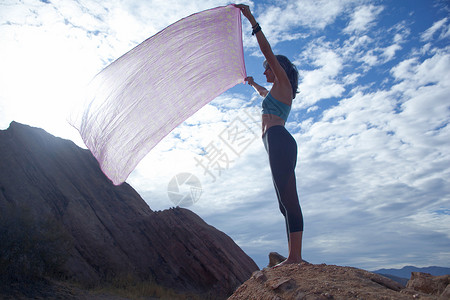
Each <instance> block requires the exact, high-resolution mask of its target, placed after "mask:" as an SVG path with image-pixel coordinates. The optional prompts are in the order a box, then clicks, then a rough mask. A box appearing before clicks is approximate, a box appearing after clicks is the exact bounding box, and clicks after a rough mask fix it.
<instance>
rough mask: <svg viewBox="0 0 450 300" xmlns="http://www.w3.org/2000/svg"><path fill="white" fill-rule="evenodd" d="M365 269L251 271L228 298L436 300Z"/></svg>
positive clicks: (320, 267) (329, 267)
mask: <svg viewBox="0 0 450 300" xmlns="http://www.w3.org/2000/svg"><path fill="white" fill-rule="evenodd" d="M404 291H405V290H404V287H403V286H402V285H401V284H399V283H397V282H395V281H393V280H391V279H389V278H386V277H383V276H381V275H378V274H375V273H371V272H368V271H365V270H361V269H357V268H351V267H340V266H333V265H325V264H321V265H313V264H308V263H303V264H301V265H298V264H293V265H286V266H281V267H278V268H266V269H263V270H261V271H256V272H255V273H253V275H252V277H251V278H250V279H249V280H247V281H246V282H245V283H244V284H242V285H241V286H240V287H239V288H238V289H237V290H236V291H235V293H234V294H233V295H232V296H231V297H230V298H229V300H244V299H245V300H250V299H255V300H256V299H257V300H265V299H267V300H280V299H290V300H303V299H305V300H313V299H342V300H344V299H345V300H347V299H368V300H370V299H393V300H394V299H395V300H397V299H399V300H402V299H438V296H436V295H427V294H425V293H423V292H421V291H416V290H408V291H407V292H406V293H405V292H404Z"/></svg>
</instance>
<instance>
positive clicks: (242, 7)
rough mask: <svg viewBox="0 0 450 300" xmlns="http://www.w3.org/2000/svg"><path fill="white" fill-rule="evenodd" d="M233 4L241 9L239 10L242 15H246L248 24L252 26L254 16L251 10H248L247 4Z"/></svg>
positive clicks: (254, 22)
mask: <svg viewBox="0 0 450 300" xmlns="http://www.w3.org/2000/svg"><path fill="white" fill-rule="evenodd" d="M234 6H235V7H237V8H239V9H240V10H241V12H242V14H243V15H244V17H246V18H247V19H248V20H249V21H250V24H251V25H252V26H254V25H255V24H256V21H255V17H254V16H253V15H252V12H251V11H250V7H249V6H248V5H246V4H235V5H234Z"/></svg>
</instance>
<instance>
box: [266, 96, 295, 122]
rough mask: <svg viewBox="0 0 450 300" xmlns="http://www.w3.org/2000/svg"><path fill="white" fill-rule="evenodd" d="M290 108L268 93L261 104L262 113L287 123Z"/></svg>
mask: <svg viewBox="0 0 450 300" xmlns="http://www.w3.org/2000/svg"><path fill="white" fill-rule="evenodd" d="M290 111H291V107H290V106H289V105H287V104H285V103H283V102H281V101H279V100H277V99H275V98H274V97H273V96H272V95H271V94H270V92H269V93H268V94H267V96H266V98H264V100H263V102H262V113H263V114H271V115H276V116H279V117H280V118H282V119H283V120H285V121H287V118H288V116H289V113H290Z"/></svg>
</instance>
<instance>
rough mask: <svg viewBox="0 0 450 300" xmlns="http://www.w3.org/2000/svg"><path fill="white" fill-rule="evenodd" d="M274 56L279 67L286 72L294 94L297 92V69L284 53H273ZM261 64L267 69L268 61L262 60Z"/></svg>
mask: <svg viewBox="0 0 450 300" xmlns="http://www.w3.org/2000/svg"><path fill="white" fill-rule="evenodd" d="M275 57H276V58H277V60H278V62H279V63H280V65H281V67H283V69H284V71H285V72H286V74H287V76H288V78H289V81H290V82H291V86H292V94H293V95H294V98H295V95H296V94H297V93H298V90H297V88H298V70H297V67H296V66H295V65H294V64H293V63H291V61H290V60H289V58H287V57H286V56H284V55H275ZM263 66H264V68H265V69H267V66H268V63H267V60H265V61H264V63H263Z"/></svg>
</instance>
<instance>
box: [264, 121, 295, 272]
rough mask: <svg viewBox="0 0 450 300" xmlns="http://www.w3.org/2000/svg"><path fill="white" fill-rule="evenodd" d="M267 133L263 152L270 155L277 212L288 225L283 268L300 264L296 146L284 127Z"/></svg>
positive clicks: (272, 129)
mask: <svg viewBox="0 0 450 300" xmlns="http://www.w3.org/2000/svg"><path fill="white" fill-rule="evenodd" d="M267 133H268V136H267V137H266V138H267V140H266V144H267V145H266V149H267V152H268V153H269V161H270V167H271V171H272V177H273V181H274V185H275V190H276V192H277V197H278V201H279V205H280V210H281V212H282V214H283V215H284V216H285V219H286V224H287V235H288V243H289V256H288V258H287V259H286V261H284V262H283V263H282V264H286V263H299V262H301V261H302V258H301V247H302V235H303V216H302V211H301V208H300V204H299V200H298V194H297V187H296V180H295V172H294V169H295V165H296V162H297V144H296V143H295V140H294V139H293V137H292V136H291V135H290V134H289V132H287V130H286V129H285V128H284V127H281V126H280V127H271V128H270V129H269V130H268V132H267ZM280 265H281V264H280Z"/></svg>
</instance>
